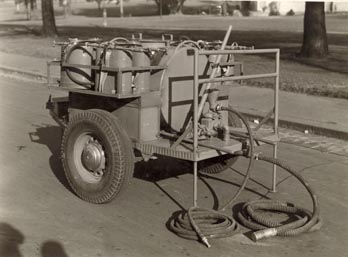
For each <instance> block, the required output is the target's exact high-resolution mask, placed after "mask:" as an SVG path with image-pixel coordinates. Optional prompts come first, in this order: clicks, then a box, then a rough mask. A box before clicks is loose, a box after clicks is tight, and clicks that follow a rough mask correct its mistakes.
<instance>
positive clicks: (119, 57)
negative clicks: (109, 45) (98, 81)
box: [105, 49, 133, 95]
mask: <svg viewBox="0 0 348 257" xmlns="http://www.w3.org/2000/svg"><path fill="white" fill-rule="evenodd" d="M132 64H133V63H132V54H131V52H130V51H127V50H124V49H112V50H111V55H110V60H109V65H110V68H126V67H132ZM118 78H120V79H121V81H120V82H119V81H118ZM105 87H106V88H112V89H113V90H116V93H117V94H121V95H130V94H132V71H128V72H122V75H121V76H120V77H118V76H117V73H116V72H110V73H109V76H108V77H107V79H106V81H105Z"/></svg>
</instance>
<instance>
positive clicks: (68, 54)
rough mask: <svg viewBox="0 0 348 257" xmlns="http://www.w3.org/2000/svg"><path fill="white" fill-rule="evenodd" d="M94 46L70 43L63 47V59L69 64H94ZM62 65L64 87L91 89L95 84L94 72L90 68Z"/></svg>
mask: <svg viewBox="0 0 348 257" xmlns="http://www.w3.org/2000/svg"><path fill="white" fill-rule="evenodd" d="M93 59H94V57H93V48H92V47H89V46H81V45H78V44H68V45H65V46H63V47H62V60H63V61H64V63H66V64H68V65H73V64H82V65H92V63H93ZM64 63H63V66H62V67H61V81H60V85H61V86H62V87H70V88H78V89H89V88H91V86H92V85H93V74H92V70H91V69H90V68H79V67H64Z"/></svg>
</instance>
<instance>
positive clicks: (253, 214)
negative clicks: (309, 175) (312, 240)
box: [170, 106, 321, 247]
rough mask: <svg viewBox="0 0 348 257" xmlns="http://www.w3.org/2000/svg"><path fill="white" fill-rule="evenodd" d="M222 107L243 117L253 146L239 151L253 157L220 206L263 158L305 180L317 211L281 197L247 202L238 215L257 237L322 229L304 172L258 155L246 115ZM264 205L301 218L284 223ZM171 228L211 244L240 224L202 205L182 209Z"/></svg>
mask: <svg viewBox="0 0 348 257" xmlns="http://www.w3.org/2000/svg"><path fill="white" fill-rule="evenodd" d="M218 110H221V111H229V112H232V113H234V114H236V115H237V116H238V117H239V118H240V119H241V120H242V122H243V123H244V125H245V127H246V129H247V133H248V141H249V149H248V151H247V152H237V154H238V155H240V156H244V157H248V158H249V164H248V168H247V171H246V175H245V177H244V180H243V182H242V184H241V186H240V188H239V190H238V191H237V192H236V193H235V195H234V196H233V197H232V198H231V199H230V200H229V201H228V202H227V204H225V205H224V206H223V207H222V208H221V209H220V210H224V209H225V208H226V207H227V206H229V205H230V204H231V203H232V202H234V201H235V200H236V199H237V198H238V196H239V195H240V193H241V192H242V191H243V190H244V188H245V186H246V184H247V182H248V180H249V178H250V173H251V170H252V167H253V164H254V160H255V159H257V160H262V161H265V162H269V163H272V164H275V165H277V166H279V167H281V168H283V169H284V170H286V171H287V172H289V173H290V174H291V175H293V176H294V177H295V178H297V179H298V180H299V181H300V182H301V184H302V185H303V186H304V187H305V188H306V190H307V191H308V193H309V194H310V196H311V199H312V202H313V212H310V211H309V210H307V209H305V208H300V207H296V206H294V205H293V204H290V203H284V202H280V201H269V200H259V201H252V202H248V203H246V204H244V206H243V208H242V211H241V212H240V213H238V219H239V220H240V222H241V223H242V224H243V225H244V226H246V227H248V228H250V229H252V230H257V231H255V232H253V234H252V239H253V240H255V241H257V240H260V239H262V238H267V237H271V236H275V235H279V236H295V235H298V234H301V233H304V232H310V231H315V230H318V229H319V228H320V227H321V220H320V218H319V207H318V200H317V196H316V195H315V193H314V191H313V189H312V188H311V187H310V185H309V184H308V183H307V182H306V180H305V179H304V178H303V177H302V175H301V174H300V173H299V172H297V171H295V170H293V169H292V168H291V167H289V166H288V165H287V164H285V163H284V162H283V161H280V160H278V159H275V158H271V157H267V156H262V155H255V154H254V138H253V134H252V131H251V128H250V126H249V124H248V122H247V120H246V119H245V117H244V116H243V115H241V114H240V113H239V112H237V111H236V110H234V109H232V108H230V107H221V106H218ZM261 209H262V210H269V211H278V212H283V213H287V214H293V215H295V216H296V217H297V219H296V220H295V221H292V222H288V223H286V224H282V223H280V222H276V221H274V220H271V219H269V218H265V217H264V215H260V214H259V212H258V211H257V210H261ZM170 229H171V230H172V231H173V232H174V233H176V234H177V235H178V236H181V237H183V238H186V239H191V240H201V241H202V242H203V243H204V244H205V245H206V246H207V247H210V244H209V242H208V240H207V239H208V238H220V237H228V236H231V235H232V234H234V233H235V232H236V231H237V230H238V225H237V224H236V222H235V221H234V220H233V218H232V217H230V216H227V215H225V214H221V213H220V212H217V211H214V210H208V209H202V208H199V207H191V208H189V209H188V211H187V212H186V213H182V214H181V215H179V216H178V217H176V218H175V219H173V220H172V221H171V222H170Z"/></svg>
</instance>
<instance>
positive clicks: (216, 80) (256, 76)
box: [199, 73, 277, 83]
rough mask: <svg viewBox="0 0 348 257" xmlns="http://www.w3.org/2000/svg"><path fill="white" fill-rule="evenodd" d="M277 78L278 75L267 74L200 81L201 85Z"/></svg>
mask: <svg viewBox="0 0 348 257" xmlns="http://www.w3.org/2000/svg"><path fill="white" fill-rule="evenodd" d="M276 76H277V73H266V74H253V75H243V76H233V77H223V78H208V79H200V80H199V83H212V82H225V81H234V80H241V79H259V78H271V77H276Z"/></svg>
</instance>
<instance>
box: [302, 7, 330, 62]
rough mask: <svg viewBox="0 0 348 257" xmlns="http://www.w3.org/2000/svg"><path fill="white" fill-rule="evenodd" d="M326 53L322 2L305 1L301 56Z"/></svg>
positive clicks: (311, 56)
mask: <svg viewBox="0 0 348 257" xmlns="http://www.w3.org/2000/svg"><path fill="white" fill-rule="evenodd" d="M328 53H329V48H328V44H327V36H326V27H325V12H324V2H306V10H305V16H304V31H303V42H302V49H301V56H302V57H307V58H321V57H325V56H326V55H328Z"/></svg>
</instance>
